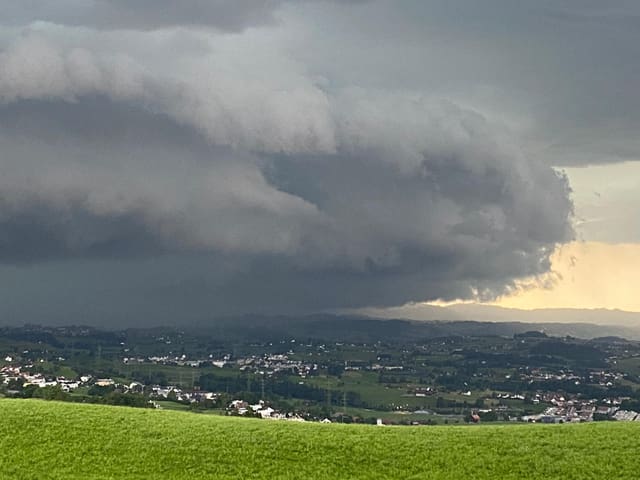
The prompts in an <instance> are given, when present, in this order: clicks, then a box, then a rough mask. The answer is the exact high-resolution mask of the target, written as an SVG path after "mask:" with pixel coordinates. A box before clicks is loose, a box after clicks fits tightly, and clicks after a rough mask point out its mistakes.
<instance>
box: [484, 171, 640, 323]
mask: <svg viewBox="0 0 640 480" xmlns="http://www.w3.org/2000/svg"><path fill="white" fill-rule="evenodd" d="M565 172H566V174H567V176H568V177H569V181H570V184H571V188H572V190H573V200H574V203H575V210H576V232H577V235H578V238H579V239H581V240H582V241H579V242H573V243H570V244H567V245H562V246H560V247H558V249H557V250H556V252H555V253H554V254H553V256H552V273H551V274H549V275H547V276H544V277H543V278H542V279H538V280H537V281H535V280H529V281H524V282H523V285H526V286H527V288H523V289H520V290H517V291H515V292H514V293H513V294H512V295H509V296H505V297H503V298H500V299H498V301H496V302H495V303H494V305H499V306H503V307H513V308H523V309H534V308H609V309H616V308H617V309H620V310H628V311H634V312H640V185H639V184H640V162H637V161H636V162H621V163H614V164H608V165H595V166H590V167H581V168H569V169H566V170H565ZM545 280H548V281H549V282H547V284H546V285H545Z"/></svg>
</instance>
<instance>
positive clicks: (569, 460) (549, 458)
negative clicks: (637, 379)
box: [0, 400, 640, 480]
mask: <svg viewBox="0 0 640 480" xmlns="http://www.w3.org/2000/svg"><path fill="white" fill-rule="evenodd" d="M0 418H1V419H2V420H1V422H0V429H1V432H0V475H1V476H2V478H7V479H39V480H43V479H185V478H216V479H262V478H264V479H294V478H300V479H323V478H336V479H349V478H353V479H356V478H361V479H376V478H380V479H382V478H391V479H396V478H402V479H407V478H416V479H418V478H419V479H456V480H457V479H464V478H473V479H494V478H500V479H502V480H504V479H533V478H535V479H538V478H539V479H580V480H584V479H637V478H638V472H640V456H639V455H638V452H639V451H640V424H638V423H622V422H621V423H614V422H607V423H592V424H581V425H549V426H544V425H498V426H489V425H478V426H449V427H375V426H363V425H337V424H332V425H322V424H294V423H286V422H275V421H267V420H252V419H237V418H230V417H220V416H213V415H197V414H193V413H184V412H173V411H157V410H141V409H132V408H122V407H107V406H97V405H80V404H70V403H55V402H44V401H37V400H0Z"/></svg>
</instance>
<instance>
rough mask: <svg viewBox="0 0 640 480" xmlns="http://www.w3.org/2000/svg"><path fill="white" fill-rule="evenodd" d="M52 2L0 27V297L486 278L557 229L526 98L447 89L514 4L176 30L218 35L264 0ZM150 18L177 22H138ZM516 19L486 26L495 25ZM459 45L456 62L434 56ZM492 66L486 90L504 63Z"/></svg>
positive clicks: (292, 304) (260, 293)
mask: <svg viewBox="0 0 640 480" xmlns="http://www.w3.org/2000/svg"><path fill="white" fill-rule="evenodd" d="M71 3H72V2H65V3H63V5H62V6H58V7H56V8H54V7H53V6H50V4H47V5H49V6H48V7H47V8H49V9H50V10H46V9H45V10H43V12H44V13H42V14H41V17H42V19H45V20H48V21H51V22H54V23H59V24H62V26H61V25H52V24H49V23H48V24H32V25H30V26H28V27H25V28H24V29H21V30H20V31H18V30H16V29H14V28H13V27H7V28H4V29H0V147H1V148H0V262H1V263H2V266H0V285H2V286H3V290H2V291H3V292H4V295H5V296H6V298H4V299H3V302H0V305H2V306H1V307H0V312H2V313H4V314H5V315H9V316H15V315H19V314H20V312H21V309H22V315H26V316H33V317H35V318H38V319H39V321H45V320H46V316H47V315H51V316H52V317H51V318H53V316H56V318H68V317H73V318H82V319H83V321H96V322H97V321H101V322H102V321H106V320H105V319H107V318H111V319H116V318H117V319H119V320H120V321H126V320H127V319H128V318H130V316H131V315H132V314H133V315H136V316H141V317H144V318H147V319H148V321H149V323H154V322H156V321H162V322H168V321H173V320H175V321H179V320H180V319H184V318H187V317H189V318H195V317H203V316H206V315H209V314H225V313H242V312H254V311H260V312H272V313H273V312H305V311H313V310H324V309H333V308H346V307H364V306H389V305H398V304H402V303H404V302H408V301H421V300H433V299H436V298H444V299H452V298H458V297H460V298H471V297H483V296H486V297H491V296H493V295H496V294H498V293H500V292H502V291H503V289H504V288H505V287H507V286H509V285H511V284H512V282H513V281H514V280H517V279H519V278H522V277H526V276H529V275H536V274H539V273H543V272H545V271H547V270H548V269H549V254H550V253H551V251H552V250H553V248H554V247H555V245H556V244H557V243H562V242H566V241H568V240H569V239H571V238H572V229H571V225H570V220H571V215H572V205H571V201H570V200H569V193H570V188H569V185H568V184H567V181H566V179H565V178H564V177H563V176H562V175H561V174H559V173H557V172H556V171H555V170H554V169H553V168H551V167H550V163H552V162H548V161H546V159H542V160H544V161H542V160H541V159H540V158H535V157H534V156H531V155H528V154H527V152H526V151H527V150H528V147H527V146H528V145H529V143H530V142H531V139H530V137H535V135H543V133H544V131H545V127H544V126H541V125H537V126H536V127H535V128H533V127H531V128H532V130H531V131H529V130H527V132H526V134H524V133H523V131H524V130H525V126H526V125H529V126H530V124H533V123H535V118H537V117H535V115H539V116H540V118H543V117H544V115H542V114H541V113H540V111H541V110H536V111H535V112H534V113H535V115H534V117H535V118H534V120H532V118H529V117H527V118H526V120H527V121H526V122H525V121H523V120H522V117H519V116H518V112H517V109H514V110H512V111H510V114H505V115H501V114H500V112H505V111H507V107H506V103H505V102H503V101H500V102H498V101H496V102H494V103H492V102H489V101H488V100H487V99H488V98H493V97H491V96H483V97H482V99H481V100H482V101H478V100H477V98H476V97H474V96H473V95H470V94H469V95H467V94H468V93H469V92H471V93H473V92H475V86H470V87H468V90H466V91H465V92H466V93H467V94H465V95H462V94H460V95H456V94H455V92H456V91H458V92H460V91H462V90H464V89H463V88H462V83H463V80H464V79H466V80H464V81H466V82H469V81H470V80H469V79H474V78H476V79H478V81H480V80H481V81H482V83H483V84H487V83H488V82H489V80H491V78H493V77H491V78H490V77H488V76H487V75H488V74H489V71H490V70H492V69H493V68H494V67H497V66H500V65H502V64H503V62H506V63H508V61H511V60H513V59H514V58H517V56H516V50H513V51H511V53H510V55H508V56H507V57H506V60H503V59H501V58H498V56H499V55H498V56H492V55H490V54H487V55H485V56H484V57H483V61H486V62H488V63H487V65H485V66H483V65H482V62H481V61H480V60H478V59H472V58H471V56H473V55H475V56H478V50H476V49H488V50H486V51H487V52H490V51H491V49H489V47H490V46H491V45H494V44H495V45H494V46H495V47H496V48H495V51H498V52H499V53H507V52H508V51H509V47H508V46H506V45H504V44H502V43H500V42H498V43H496V42H495V38H494V37H492V36H491V35H492V34H490V32H489V30H490V29H489V25H491V24H494V25H495V24H498V23H500V21H499V20H495V19H494V20H491V18H490V17H491V12H492V11H494V13H495V12H496V11H498V10H497V8H498V6H501V7H502V6H504V7H505V10H504V15H505V16H506V17H509V16H512V17H513V18H514V19H517V18H520V17H518V16H517V15H516V13H517V12H516V9H515V7H513V6H510V7H509V6H508V5H507V4H506V3H504V4H502V3H500V2H492V3H488V4H487V5H488V7H487V8H488V10H487V11H481V10H479V7H477V6H475V7H474V6H469V11H468V12H467V13H466V14H465V15H467V16H469V19H467V20H464V18H462V19H460V18H458V16H457V14H455V15H454V13H455V12H458V13H464V11H461V10H460V9H461V8H462V6H463V5H466V4H463V3H459V2H458V3H447V4H446V5H445V4H444V3H439V2H431V3H429V4H428V5H427V4H424V3H418V2H416V3H412V2H407V4H406V7H405V8H406V9H405V8H402V9H401V8H398V6H397V5H398V4H397V3H393V4H391V3H386V2H372V3H371V4H367V6H366V8H364V7H354V8H351V7H349V8H345V6H344V5H341V4H340V3H341V2H290V3H288V4H286V5H285V4H283V5H280V6H279V9H278V10H277V14H278V16H279V17H278V18H279V19H280V21H279V22H278V24H277V26H272V27H269V28H260V29H247V30H243V31H242V33H238V34H236V35H221V34H219V33H216V32H212V31H209V30H206V29H205V30H202V29H197V31H196V30H193V31H191V30H189V28H188V26H189V25H192V24H193V23H194V22H195V23H199V22H202V23H203V24H204V23H206V24H207V25H210V26H214V27H217V28H223V29H227V30H230V29H231V30H238V31H240V30H242V28H243V27H245V26H247V25H249V24H260V23H264V22H265V21H266V22H268V21H269V20H268V19H269V18H270V16H271V15H272V14H274V12H275V11H276V10H274V9H275V7H276V4H275V3H270V2H220V6H219V7H220V8H221V9H222V10H220V11H218V12H217V14H216V12H214V10H207V12H209V14H210V15H214V16H213V17H211V18H209V17H207V13H206V12H202V11H200V10H198V8H205V2H201V3H199V2H191V3H187V4H185V5H183V11H181V12H180V13H175V14H174V13H172V11H171V9H172V8H177V7H173V6H172V5H173V4H172V5H169V4H168V3H165V2H161V3H160V4H159V5H158V4H157V3H154V5H156V6H157V7H158V11H156V12H153V13H148V14H147V13H145V14H143V13H142V12H143V7H144V6H145V5H147V2H137V3H136V2H95V3H86V2H83V3H82V4H83V5H84V7H78V9H76V10H74V9H73V8H70V7H69V6H70V5H71ZM222 3H224V6H223V5H222ZM278 3H279V2H278ZM350 3H357V2H350ZM78 5H80V3H78ZM87 5H88V6H87ZM206 5H207V6H208V7H207V8H209V7H211V6H212V5H214V6H215V5H217V3H216V2H207V3H206ZM425 5H427V6H428V7H429V8H430V9H431V10H425V8H427V7H425ZM447 5H448V6H447ZM474 5H475V4H474ZM509 5H512V4H509ZM196 7H198V8H196ZM545 7H547V6H546V5H545ZM548 7H549V8H551V5H550V4H549V5H548ZM83 8H84V10H83ZM93 8H95V9H98V8H108V9H111V10H110V11H112V13H111V14H108V15H107V14H105V15H100V16H98V15H96V12H97V10H93V11H89V10H87V9H93ZM531 8H533V7H531ZM225 9H228V12H227V13H224V12H225V11H226V10H225ZM492 9H494V10H492ZM533 10H535V13H536V15H539V16H540V15H542V13H543V10H544V9H542V7H540V8H538V7H535V8H533ZM571 11H573V10H571ZM11 12H13V13H12V14H11V15H10V16H9V17H7V18H10V19H11V20H12V22H13V23H20V22H24V23H27V22H31V21H33V20H35V19H36V18H35V17H32V16H28V17H27V16H24V11H22V13H21V11H19V8H18V7H15V8H14V9H13V10H11ZM47 12H49V13H47ZM113 12H117V15H123V18H124V17H127V19H126V21H129V22H131V23H130V24H127V23H126V21H125V20H121V19H118V18H119V17H118V16H117V15H116V13H113ZM163 12H164V13H163ZM234 12H235V13H234ZM251 12H254V13H255V16H252V15H253V13H251ZM223 13H224V14H223ZM427 13H429V15H427ZM569 13H570V12H569ZM218 14H219V15H218ZM306 14H308V15H312V16H313V18H314V22H316V21H317V22H319V23H320V25H324V27H326V29H325V30H323V29H322V27H321V28H320V30H319V31H320V33H317V32H316V30H315V28H316V27H314V26H312V25H311V24H310V23H308V24H307V23H305V22H310V20H307V18H311V17H306V16H305V15H306ZM476 14H477V15H476ZM20 15H23V16H22V17H20ZM56 15H58V17H56ZM225 15H226V16H225ZM234 15H235V16H234ZM352 15H353V16H352ZM544 15H552V16H553V15H556V16H558V15H560V14H559V13H557V9H556V10H553V12H552V13H549V12H546V11H545V12H544ZM567 15H568V13H567V12H562V15H561V17H562V18H565V17H567ZM608 15H613V13H610V12H609V13H608ZM506 17H505V18H506ZM258 18H259V20H258ZM538 18H542V17H538ZM234 19H236V20H234ZM419 19H422V20H420V21H419ZM196 20H198V21H197V22H196ZM554 21H555V20H554ZM568 21H569V20H566V19H565V20H562V22H568ZM571 21H572V22H583V21H585V20H582V19H575V20H573V19H572V20H571ZM100 22H104V23H100ZM216 22H219V23H216ZM220 22H221V23H220ZM342 22H346V24H352V28H351V27H350V28H346V24H345V28H342ZM492 22H493V23H492ZM527 22H529V21H528V20H527ZM465 24H466V25H468V27H466V28H465ZM65 25H66V26H65ZM69 25H84V26H88V27H91V28H89V29H77V28H69ZM170 25H181V26H183V27H185V28H181V29H178V30H176V31H167V30H153V31H147V30H149V29H156V27H163V26H170ZM301 25H304V28H303V30H304V34H301V33H300V28H301ZM528 25H529V27H531V25H532V24H531V23H528ZM94 27H99V29H101V30H95V29H94ZM520 27H523V25H520V26H518V28H516V27H515V26H512V25H511V26H510V25H505V26H501V27H500V28H498V27H496V30H497V31H498V33H499V32H500V31H502V32H503V33H504V34H505V35H506V34H507V32H506V31H507V30H509V32H510V33H509V35H510V36H511V37H512V38H513V39H514V42H512V43H514V44H517V43H520V42H523V39H524V37H522V34H521V33H519V29H520ZM117 28H127V29H128V31H126V32H124V31H111V29H117ZM500 29H502V30H500ZM511 30H513V31H511ZM516 30H518V32H516ZM394 35H395V36H394ZM375 38H378V39H379V40H381V41H382V43H381V44H380V48H379V49H377V48H363V45H367V46H368V45H372V44H370V43H368V41H373V40H374V39H375ZM435 38H440V39H441V40H442V43H441V44H440V48H441V49H442V50H441V53H442V54H441V55H440V57H441V58H438V55H436V54H435V53H434V51H435V50H437V49H435V47H433V45H434V44H433V41H434V39H435ZM444 40H446V41H444ZM449 40H451V43H450V42H449ZM477 40H481V41H477ZM456 42H457V43H456ZM337 44H339V45H340V48H337ZM310 45H313V48H310ZM462 46H465V48H466V46H468V48H469V51H470V53H467V54H464V55H468V56H469V58H468V60H469V63H466V62H459V60H460V59H459V58H458V59H456V58H448V57H447V58H445V56H446V55H444V54H447V53H450V52H453V51H458V52H463V50H464V48H462ZM434 49H435V50H434ZM541 52H543V51H540V52H538V55H540V58H543V57H544V54H543V53H541ZM479 67H482V68H479ZM502 68H503V70H502V74H499V72H494V73H492V75H495V78H498V77H500V78H498V80H501V79H502V78H507V79H509V81H508V82H507V81H506V80H505V82H506V83H500V82H494V84H495V85H497V87H496V88H499V89H500V90H499V91H500V92H506V91H509V90H508V87H507V84H509V85H511V86H513V83H510V82H511V80H513V79H516V80H517V79H518V78H519V77H521V76H524V73H525V72H524V67H523V63H518V62H516V63H515V64H513V68H512V69H511V70H509V71H507V69H505V68H504V67H502ZM454 70H457V71H458V73H461V74H460V75H454V73H455V72H454ZM398 72H402V75H400V74H399V73H398ZM563 72H564V73H566V71H564V70H563ZM564 73H563V75H564ZM405 76H406V77H407V78H405ZM451 79H454V80H455V81H453V82H452V81H451ZM529 81H530V82H532V83H530V84H528V85H533V80H529ZM540 81H541V82H542V83H543V84H544V83H545V82H547V83H549V82H550V80H549V77H545V76H544V75H543V76H542V77H541V79H540ZM563 82H564V80H563ZM560 83H562V82H560ZM444 85H448V86H449V87H452V89H451V90H449V91H447V90H446V89H444V87H443V86H444ZM562 85H563V86H562V88H566V84H562ZM545 88H546V87H545ZM562 88H560V90H562ZM531 90H532V91H534V90H535V89H533V88H532V89H531ZM534 93H535V94H536V95H537V94H539V93H540V92H537V91H535V92H534ZM472 97H473V98H472ZM514 98H515V100H514V102H515V103H516V104H519V102H524V100H523V98H525V96H521V95H516V96H515V97H514ZM483 102H484V103H483ZM525 103H526V102H525ZM594 109H595V110H598V109H597V108H596V107H594ZM514 112H515V113H514ZM552 113H553V109H549V110H547V112H546V115H550V116H551V117H553V121H552V120H549V124H553V125H561V124H563V122H566V121H567V118H569V117H568V116H564V117H555V116H553V115H552ZM554 122H556V123H554ZM527 128H528V127H527ZM531 132H533V134H532V133H531ZM545 139H546V137H545ZM523 145H524V146H525V148H524V151H523ZM625 148H632V146H631V145H630V144H626V145H625ZM57 277H64V278H65V282H59V283H56V282H55V279H56V278H57ZM9 279H13V281H10V280H9ZM88 279H91V280H90V281H88ZM29 294H30V295H31V298H32V299H33V301H32V302H30V303H29V305H28V306H26V305H25V302H24V298H25V296H28V295H29ZM76 294H77V295H76ZM56 298H57V299H60V301H59V302H57V307H56V312H53V313H52V312H50V311H48V310H47V309H46V308H45V307H44V306H46V305H50V304H51V302H52V299H56ZM20 299H22V300H20ZM114 299H117V300H118V301H117V302H114ZM5 300H6V301H5ZM116 303H117V305H116ZM43 317H44V318H43Z"/></svg>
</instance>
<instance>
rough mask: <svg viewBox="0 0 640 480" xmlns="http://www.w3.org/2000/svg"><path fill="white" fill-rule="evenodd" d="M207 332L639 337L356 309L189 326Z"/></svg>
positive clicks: (614, 330) (371, 338)
mask: <svg viewBox="0 0 640 480" xmlns="http://www.w3.org/2000/svg"><path fill="white" fill-rule="evenodd" d="M191 329H194V330H201V331H202V332H203V333H206V334H207V335H214V336H219V337H221V338H227V339H228V338H237V339H239V340H240V339H242V340H247V339H249V340H255V341H272V340H273V341H276V340H277V341H280V340H282V339H283V338H287V337H288V338H291V339H298V340H303V341H304V340H305V339H314V340H322V341H344V342H360V343H373V342H377V341H383V342H389V341H400V342H402V341H419V340H420V339H423V338H424V339H429V338H436V337H447V336H452V335H461V336H487V335H498V336H509V337H510V336H513V335H515V334H521V333H524V332H528V331H544V332H545V333H546V334H548V335H551V336H567V335H568V336H572V337H577V338H584V339H591V338H596V337H606V336H618V337H623V338H626V339H630V340H640V330H638V329H633V328H630V327H615V326H602V325H594V324H590V323H544V324H542V323H534V322H530V323H527V322H509V321H499V322H489V321H475V320H454V319H451V320H419V321H418V320H410V319H401V318H388V319H381V318H371V317H365V316H356V315H332V314H315V315H305V316H264V315H244V316H241V317H229V318H218V319H214V320H211V321H210V322H206V323H204V322H203V323H202V324H200V326H199V327H191V328H190V329H189V330H191Z"/></svg>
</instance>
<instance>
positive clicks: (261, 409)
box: [227, 400, 305, 422]
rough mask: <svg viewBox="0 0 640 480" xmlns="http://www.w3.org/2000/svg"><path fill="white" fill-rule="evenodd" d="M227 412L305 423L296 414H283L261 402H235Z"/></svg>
mask: <svg viewBox="0 0 640 480" xmlns="http://www.w3.org/2000/svg"><path fill="white" fill-rule="evenodd" d="M227 412H228V413H229V414H231V415H241V416H249V415H250V416H253V417H259V418H263V419H268V420H288V421H292V422H304V421H305V419H304V418H302V417H301V416H299V415H297V414H295V413H281V412H278V411H276V410H274V409H273V408H271V407H270V406H268V405H267V404H266V403H265V402H264V401H262V400H260V401H259V402H258V403H255V404H253V405H252V404H249V403H248V402H245V401H244V400H233V401H232V402H231V403H230V404H229V406H228V408H227Z"/></svg>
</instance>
